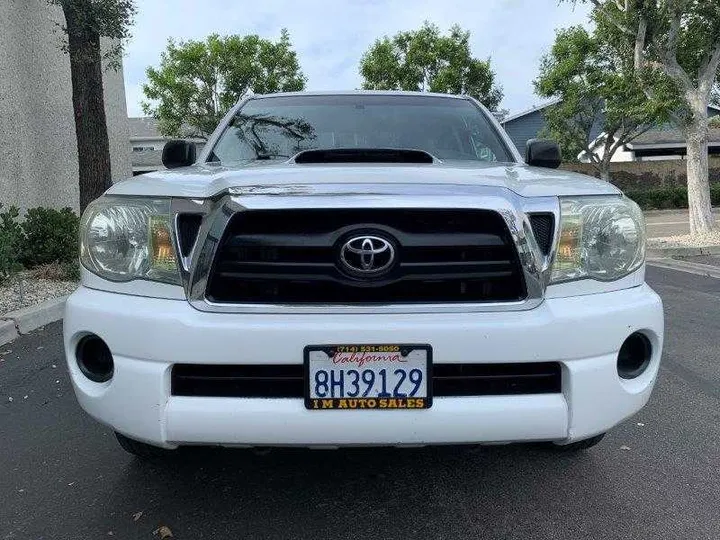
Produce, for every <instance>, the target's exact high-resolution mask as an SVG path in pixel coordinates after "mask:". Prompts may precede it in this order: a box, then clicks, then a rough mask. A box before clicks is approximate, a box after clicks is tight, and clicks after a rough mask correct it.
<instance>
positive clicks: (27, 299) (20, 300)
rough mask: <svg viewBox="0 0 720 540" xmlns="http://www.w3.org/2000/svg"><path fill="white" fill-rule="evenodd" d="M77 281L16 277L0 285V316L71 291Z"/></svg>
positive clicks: (75, 286)
mask: <svg viewBox="0 0 720 540" xmlns="http://www.w3.org/2000/svg"><path fill="white" fill-rule="evenodd" d="M77 286H78V282H77V281H56V280H52V279H39V278H33V277H16V278H14V279H12V280H11V281H10V282H9V283H6V284H3V285H2V286H0V316H1V315H4V314H6V313H8V312H10V311H15V310H16V309H20V308H23V307H27V306H33V305H35V304H39V303H41V302H44V301H45V300H50V299H51V298H57V297H58V296H64V295H66V294H70V293H71V292H73V291H74V290H75V289H76V288H77Z"/></svg>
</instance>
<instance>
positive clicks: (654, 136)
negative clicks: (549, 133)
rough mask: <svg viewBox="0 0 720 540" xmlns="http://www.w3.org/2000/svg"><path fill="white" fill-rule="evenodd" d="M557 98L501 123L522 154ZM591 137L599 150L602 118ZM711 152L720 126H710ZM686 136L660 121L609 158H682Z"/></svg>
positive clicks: (719, 148) (714, 110)
mask: <svg viewBox="0 0 720 540" xmlns="http://www.w3.org/2000/svg"><path fill="white" fill-rule="evenodd" d="M559 102H560V100H559V99H556V100H553V101H549V102H547V103H544V104H542V105H539V106H537V107H533V108H531V109H528V110H527V111H523V112H521V113H518V114H514V115H512V116H509V117H507V118H506V119H505V120H504V121H503V122H502V126H503V128H504V129H505V131H506V132H507V134H508V135H509V136H510V139H512V141H513V143H514V144H515V147H516V148H517V149H518V151H519V152H520V154H521V155H525V144H526V143H527V141H528V139H533V138H536V137H541V136H542V131H543V130H544V129H545V126H546V124H547V123H546V121H545V110H546V109H547V108H549V107H552V106H553V105H555V104H557V103H559ZM718 114H720V108H719V107H715V106H712V105H711V106H710V107H708V116H710V117H712V116H716V115H718ZM590 136H591V137H592V138H593V139H594V142H593V146H594V147H596V148H598V152H601V151H602V143H603V142H604V137H605V134H604V133H603V132H602V126H601V121H600V120H598V122H596V124H595V126H593V129H592V131H591V133H590ZM709 151H710V153H720V130H717V129H715V130H711V144H710V150H709ZM685 153H686V151H685V139H684V138H683V137H682V134H681V133H680V132H679V130H677V129H675V128H673V127H672V126H670V125H660V126H656V127H654V128H653V129H651V130H649V131H647V132H645V133H644V134H643V135H640V136H639V137H638V138H637V139H635V140H634V141H632V142H630V143H628V144H626V145H624V146H623V147H622V148H620V149H618V150H617V151H616V153H615V155H614V156H613V159H612V161H647V160H650V159H656V160H657V159H681V158H682V157H683V156H684V155H685ZM578 158H579V159H580V161H584V162H588V161H589V158H587V157H586V156H583V155H582V154H581V155H580V156H578Z"/></svg>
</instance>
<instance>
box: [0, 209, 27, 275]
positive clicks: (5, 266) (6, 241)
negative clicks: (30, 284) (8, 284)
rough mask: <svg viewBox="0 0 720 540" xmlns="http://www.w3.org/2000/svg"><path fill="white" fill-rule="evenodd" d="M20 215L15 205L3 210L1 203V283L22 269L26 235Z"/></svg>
mask: <svg viewBox="0 0 720 540" xmlns="http://www.w3.org/2000/svg"><path fill="white" fill-rule="evenodd" d="M19 215H20V212H19V211H18V209H17V208H16V207H14V206H11V207H10V208H8V209H7V211H5V212H3V211H2V204H1V203H0V283H2V282H3V281H5V280H6V279H8V278H9V277H11V276H12V275H13V274H14V273H15V272H18V271H19V270H22V264H21V263H20V258H21V252H22V246H23V245H24V243H25V235H24V234H23V231H22V228H21V227H20V225H19V223H18V221H17V219H18V216H19Z"/></svg>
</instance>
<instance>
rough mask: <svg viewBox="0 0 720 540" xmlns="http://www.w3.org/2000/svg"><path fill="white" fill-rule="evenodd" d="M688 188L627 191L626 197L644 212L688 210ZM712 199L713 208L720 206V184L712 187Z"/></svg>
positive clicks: (673, 187) (672, 187)
mask: <svg viewBox="0 0 720 540" xmlns="http://www.w3.org/2000/svg"><path fill="white" fill-rule="evenodd" d="M687 193H688V192H687V188H686V187H676V186H670V187H662V188H654V189H642V190H633V191H626V192H625V195H627V196H628V197H630V198H631V199H632V200H633V201H635V202H636V203H638V205H640V208H642V209H643V210H665V209H669V208H687V207H688V194H687ZM710 199H711V203H712V205H713V206H718V205H720V184H711V185H710Z"/></svg>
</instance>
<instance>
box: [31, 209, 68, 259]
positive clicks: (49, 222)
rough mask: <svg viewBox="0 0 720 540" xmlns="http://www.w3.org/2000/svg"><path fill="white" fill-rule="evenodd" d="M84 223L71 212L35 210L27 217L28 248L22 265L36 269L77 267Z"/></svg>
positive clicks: (66, 210) (64, 210)
mask: <svg viewBox="0 0 720 540" xmlns="http://www.w3.org/2000/svg"><path fill="white" fill-rule="evenodd" d="M79 224H80V219H79V218H78V216H77V215H75V213H74V212H73V211H72V210H71V209H70V208H63V209H62V210H55V209H53V208H31V209H30V210H28V212H27V215H26V216H25V221H24V222H23V224H22V230H23V232H24V233H25V248H24V249H23V252H22V263H23V264H24V265H25V266H26V267H28V268H32V267H35V266H40V265H43V264H51V263H60V264H61V265H69V264H75V263H76V262H77V259H78V256H79V251H78V228H79Z"/></svg>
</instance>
